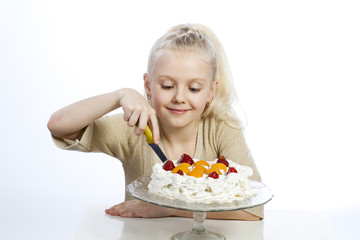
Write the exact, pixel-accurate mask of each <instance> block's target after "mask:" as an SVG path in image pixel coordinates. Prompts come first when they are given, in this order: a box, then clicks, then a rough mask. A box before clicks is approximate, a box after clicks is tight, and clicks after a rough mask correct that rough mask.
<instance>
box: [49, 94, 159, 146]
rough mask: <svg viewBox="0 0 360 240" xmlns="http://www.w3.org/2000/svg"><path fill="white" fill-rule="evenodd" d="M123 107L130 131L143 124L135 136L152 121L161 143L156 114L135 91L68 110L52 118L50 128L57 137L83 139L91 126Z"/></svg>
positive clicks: (95, 99)
mask: <svg viewBox="0 0 360 240" xmlns="http://www.w3.org/2000/svg"><path fill="white" fill-rule="evenodd" d="M119 107H122V108H123V110H124V120H125V121H127V122H128V126H129V127H133V126H135V124H136V123H137V122H139V127H137V128H135V134H137V135H141V134H142V133H143V132H144V130H145V128H146V124H147V122H148V121H150V122H151V125H152V128H153V129H152V131H153V134H154V140H157V141H158V139H159V130H158V124H157V119H156V113H155V110H154V109H153V108H152V107H151V106H150V105H149V104H148V103H147V102H146V100H145V99H144V97H143V96H142V95H140V94H139V93H138V92H137V91H135V90H133V89H120V90H117V91H114V92H110V93H106V94H102V95H98V96H95V97H91V98H88V99H84V100H81V101H79V102H76V103H74V104H71V105H69V106H67V107H64V108H62V109H60V110H58V111H57V112H55V113H54V114H53V115H52V116H51V117H50V119H49V122H48V128H49V130H50V132H51V134H52V135H54V136H55V137H60V138H67V139H72V140H75V139H80V138H81V136H82V135H83V133H84V129H85V128H86V127H87V126H88V125H89V124H90V123H92V122H93V121H95V120H97V119H98V118H100V117H102V116H104V115H105V114H107V113H109V112H111V111H113V110H115V109H117V108H119Z"/></svg>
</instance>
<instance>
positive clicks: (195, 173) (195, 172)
mask: <svg viewBox="0 0 360 240" xmlns="http://www.w3.org/2000/svg"><path fill="white" fill-rule="evenodd" d="M187 175H188V176H193V177H196V178H200V177H202V176H203V175H204V172H203V171H200V170H199V169H198V168H194V169H193V170H192V171H191V172H189V173H188V174H187Z"/></svg>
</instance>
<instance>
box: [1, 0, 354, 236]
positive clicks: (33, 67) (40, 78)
mask: <svg viewBox="0 0 360 240" xmlns="http://www.w3.org/2000/svg"><path fill="white" fill-rule="evenodd" d="M290 2H291V3H290ZM356 2H357V1H347V0H343V1H335V0H334V1H320V0H311V1H310V0H309V1H308V0H305V1H297V3H295V1H285V0H284V1H280V0H276V1H246V2H239V3H236V1H221V3H220V1H209V0H207V1H202V0H201V1H200V0H198V1H189V0H183V1H176V2H174V1H165V0H164V1H159V0H157V1H145V0H134V1H88V0H87V1H85V0H83V1H81V0H71V1H70V0H63V1H46V0H33V1H21V0H17V1H16V0H1V1H0V56H1V57H0V61H1V62H0V86H1V94H0V104H1V112H2V113H1V118H0V121H1V122H0V123H1V124H0V127H1V136H2V137H1V140H0V141H1V142H0V143H1V152H2V154H1V155H2V156H1V167H0V193H1V197H0V212H1V214H0V238H1V239H22V238H24V237H27V239H50V238H51V239H72V238H73V236H74V234H75V232H76V229H77V226H78V224H79V222H80V219H81V216H82V213H83V211H84V208H85V206H86V205H88V204H92V203H101V204H104V203H105V204H108V205H109V207H110V206H111V205H113V204H116V203H119V202H121V201H122V199H123V196H124V183H123V172H122V167H121V164H120V163H119V162H118V161H117V160H116V159H113V158H110V157H108V156H106V155H103V154H84V153H78V152H68V151H62V150H59V149H57V148H56V147H55V146H54V145H53V143H52V141H51V139H50V136H49V132H48V130H47V128H46V123H47V120H48V118H49V117H50V115H51V114H52V112H54V111H55V110H57V109H59V108H61V107H63V106H65V105H67V104H70V103H72V102H74V101H77V100H80V99H83V98H85V97H90V96H93V95H96V94H100V93H105V92H109V91H112V90H115V89H118V88H122V87H132V88H135V89H137V90H139V91H141V92H142V91H143V88H142V74H143V73H144V72H145V70H146V62H147V56H148V52H149V50H150V47H151V46H152V44H153V43H154V41H155V40H156V39H157V38H158V37H160V36H161V35H162V34H163V33H164V32H165V31H166V30H167V29H168V28H169V27H171V26H173V25H175V24H178V23H188V22H190V23H203V24H206V25H208V26H209V27H210V28H212V29H213V30H214V32H215V33H216V34H217V35H218V36H219V38H220V40H221V41H222V43H223V45H224V48H225V50H226V52H227V55H228V58H229V62H230V65H231V68H232V72H233V76H234V80H235V81H236V88H237V92H238V95H239V100H240V105H241V107H240V106H239V105H237V106H236V108H237V111H238V112H239V114H240V115H241V116H242V118H243V121H244V123H245V129H246V138H247V141H248V145H249V147H250V149H251V151H252V153H253V156H254V158H255V161H256V163H257V165H258V167H259V170H260V171H261V174H262V176H263V181H264V182H265V183H266V184H267V185H269V186H270V187H271V188H272V189H273V191H274V193H275V198H274V199H273V200H272V201H271V202H270V203H269V204H268V205H267V207H268V208H276V209H300V210H302V209H310V210H315V209H316V210H332V209H338V208H344V207H351V206H357V207H358V206H359V205H360V194H359V193H358V191H357V190H355V189H358V186H357V185H358V183H359V182H360V174H359V163H358V162H359V161H360V153H359V144H360V140H359V135H360V127H359V123H360V113H359V102H360V96H359V86H358V82H359V80H360V71H359V66H360V57H359V56H360V47H359V42H360V32H359V27H360V26H359V23H360V15H359V12H360V8H359V4H357V3H356ZM355 183H356V184H355Z"/></svg>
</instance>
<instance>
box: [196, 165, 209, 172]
mask: <svg viewBox="0 0 360 240" xmlns="http://www.w3.org/2000/svg"><path fill="white" fill-rule="evenodd" d="M193 170H196V171H200V172H203V173H205V172H206V171H207V168H206V167H205V166H203V165H198V166H195V167H193Z"/></svg>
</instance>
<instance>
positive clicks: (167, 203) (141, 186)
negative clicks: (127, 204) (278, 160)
mask: <svg viewBox="0 0 360 240" xmlns="http://www.w3.org/2000/svg"><path fill="white" fill-rule="evenodd" d="M150 180H151V178H150V177H140V178H138V179H137V180H135V181H133V182H132V183H130V184H129V185H128V186H127V190H128V192H129V193H130V194H131V195H132V196H133V197H134V198H136V199H139V200H142V201H144V202H147V203H151V204H155V205H158V206H161V207H168V208H175V209H180V210H187V211H192V212H193V216H194V226H193V228H192V230H191V231H188V232H183V233H178V234H175V235H174V236H172V238H171V239H172V240H185V239H186V240H192V239H194V240H195V239H199V240H200V239H201V240H217V239H225V237H224V236H222V235H220V234H218V233H213V232H208V231H207V230H206V229H205V227H204V221H205V217H206V212H223V211H234V210H241V209H246V208H252V207H256V206H260V205H263V204H265V203H267V202H268V201H270V200H271V199H272V197H273V194H272V193H271V191H270V189H269V188H268V187H267V186H265V185H264V184H262V183H260V182H256V181H250V183H251V186H252V188H253V189H254V191H255V195H254V196H253V197H251V198H248V199H245V200H243V201H232V202H229V203H189V202H185V201H182V200H178V199H170V198H166V197H162V196H158V195H156V194H153V193H150V192H149V189H148V187H147V186H148V184H149V182H150Z"/></svg>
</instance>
